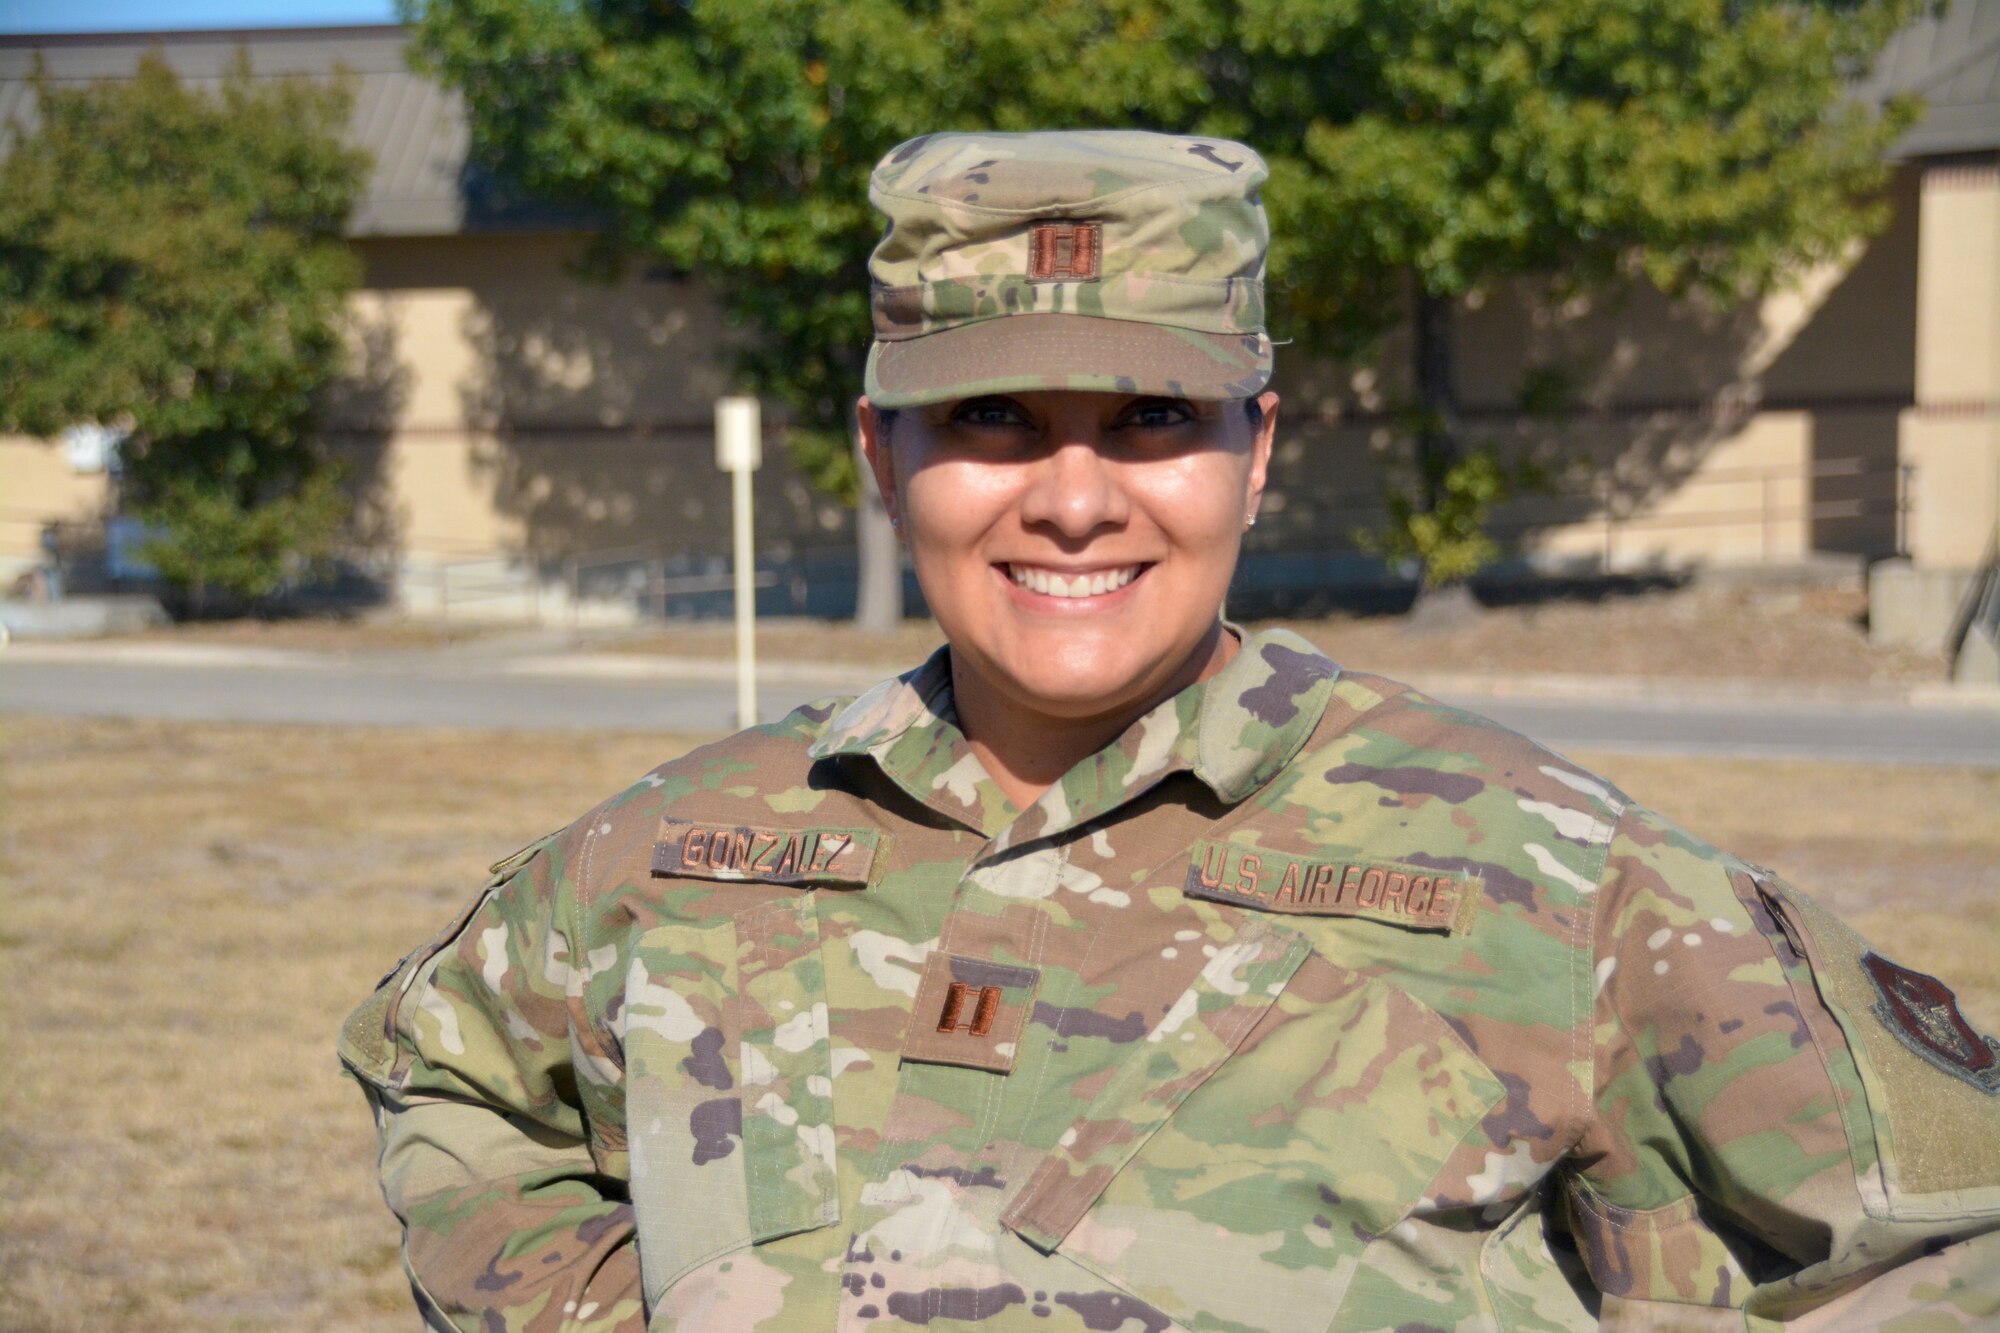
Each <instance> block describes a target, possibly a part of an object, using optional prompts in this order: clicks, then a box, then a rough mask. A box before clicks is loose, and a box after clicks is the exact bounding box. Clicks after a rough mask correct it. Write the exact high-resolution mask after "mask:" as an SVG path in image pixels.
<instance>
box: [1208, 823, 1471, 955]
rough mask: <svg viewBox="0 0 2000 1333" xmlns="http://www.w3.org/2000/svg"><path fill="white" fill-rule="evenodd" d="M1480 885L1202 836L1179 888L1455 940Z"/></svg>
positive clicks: (1389, 865)
mask: <svg viewBox="0 0 2000 1333" xmlns="http://www.w3.org/2000/svg"><path fill="white" fill-rule="evenodd" d="M1483 887H1484V881H1482V880H1481V879H1480V878H1479V877H1478V876H1476V875H1457V874H1450V873H1447V872H1443V871H1439V870H1434V869H1429V868H1426V867H1424V866H1411V865H1399V864H1396V863H1394V862H1390V861H1369V860H1363V859H1360V858H1354V859H1348V858H1335V859H1332V860H1325V861H1319V860H1311V859H1308V858H1306V857H1303V856H1293V855H1291V854H1290V853H1287V852H1276V851H1271V850H1269V849H1266V848H1261V847H1242V846H1238V845H1236V844H1234V843H1227V842H1212V841H1209V840H1207V839H1204V840H1203V841H1201V842H1198V843H1196V844H1195V846H1194V855H1193V857H1192V858H1191V859H1190V860H1189V862H1188V868H1187V879H1186V881H1185V883H1184V884H1183V886H1182V891H1183V892H1184V893H1186V894H1187V895H1188V897H1190V898H1207V899H1209V900H1210V901H1212V902H1219V903H1231V904H1234V905H1235V906H1238V907H1249V908H1254V909H1255V910H1257V911H1260V912H1285V913H1289V914H1292V915H1294V916H1351V917H1360V918H1362V919H1363V920H1367V921H1381V922H1384V923H1385V924H1388V925H1392V926H1401V927H1402V928H1403V929H1405V930H1434V931H1438V932H1440V933H1442V934H1447V935H1456V934H1459V933H1460V932H1462V931H1466V930H1470V929H1471V928H1472V918H1473V915H1474V912H1475V909H1476V907H1477V904H1478V900H1479V894H1480V891H1481V889H1482V888H1483Z"/></svg>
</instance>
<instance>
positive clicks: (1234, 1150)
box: [1007, 954, 1504, 1333]
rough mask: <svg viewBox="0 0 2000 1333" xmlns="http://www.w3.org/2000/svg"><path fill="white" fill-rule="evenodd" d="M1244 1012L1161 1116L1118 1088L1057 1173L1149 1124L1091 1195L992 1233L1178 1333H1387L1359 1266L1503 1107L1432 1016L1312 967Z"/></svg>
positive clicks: (1391, 990)
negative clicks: (1018, 1241) (1104, 1285)
mask: <svg viewBox="0 0 2000 1333" xmlns="http://www.w3.org/2000/svg"><path fill="white" fill-rule="evenodd" d="M1245 999H1248V997H1247V996H1245V997H1239V998H1238V1000H1237V1003H1238V1004H1242V1003H1243V1002H1244V1000H1245ZM1258 999H1259V1000H1261V1001H1263V1003H1258V1004H1253V1005H1251V1006H1250V1010H1251V1011H1250V1012H1249V1014H1248V1017H1249V1018H1250V1019H1251V1020H1252V1021H1251V1022H1249V1023H1247V1024H1246V1025H1245V1026H1246V1029H1247V1030H1246V1031H1244V1032H1242V1033H1240V1034H1238V1037H1237V1039H1236V1040H1235V1041H1234V1042H1232V1043H1229V1045H1228V1049H1226V1050H1223V1051H1221V1052H1220V1053H1219V1054H1220V1058H1219V1059H1217V1060H1215V1061H1214V1062H1213V1063H1212V1065H1211V1066H1210V1067H1209V1068H1207V1069H1206V1070H1205V1072H1203V1073H1202V1074H1201V1076H1200V1077H1199V1078H1198V1079H1195V1080H1191V1081H1190V1082H1191V1086H1188V1087H1186V1088H1184V1089H1182V1090H1180V1093H1179V1099H1178V1100H1177V1101H1176V1102H1175V1103H1174V1105H1173V1106H1172V1107H1171V1108H1169V1109H1168V1111H1167V1113H1166V1114H1165V1115H1160V1114H1159V1113H1158V1111H1157V1110H1149V1107H1148V1103H1149V1102H1152V1101H1155V1100H1157V1099H1158V1097H1159V1095H1160V1091H1161V1087H1162V1085H1161V1084H1160V1083H1159V1082H1158V1081H1157V1080H1154V1079H1152V1078H1150V1077H1148V1078H1140V1079H1134V1080H1116V1081H1114V1082H1113V1083H1112V1084H1110V1085H1109V1086H1107V1087H1106V1089H1105V1091H1104V1093H1103V1095H1102V1096H1101V1097H1100V1098H1099V1099H1098V1100H1097V1102H1095V1103H1094V1104H1093V1105H1092V1106H1091V1107H1090V1108H1089V1110H1088V1111H1087V1112H1086V1113H1085V1115H1084V1116H1083V1117H1082V1118H1081V1119H1080V1120H1079V1121H1078V1125H1079V1127H1080V1128H1079V1130H1078V1132H1077V1133H1076V1134H1075V1135H1074V1136H1071V1137H1072V1138H1073V1140H1074V1141H1075V1142H1076V1144H1077V1146H1076V1147H1072V1148H1066V1149H1061V1150H1059V1151H1058V1153H1057V1154H1056V1157H1057V1159H1058V1160H1060V1159H1062V1158H1063V1157H1064V1156H1065V1154H1067V1155H1069V1156H1072V1157H1073V1156H1074V1155H1075V1154H1076V1152H1077V1151H1078V1149H1079V1148H1082V1147H1084V1145H1085V1144H1086V1143H1087V1140H1086V1139H1085V1135H1087V1134H1088V1133H1089V1132H1090V1131H1089V1129H1088V1127H1090V1126H1097V1125H1117V1124H1120V1123H1125V1124H1132V1125H1142V1126H1143V1125H1150V1128H1149V1129H1148V1131H1147V1132H1146V1133H1145V1134H1144V1136H1143V1138H1142V1139H1141V1140H1140V1141H1138V1142H1136V1143H1134V1144H1132V1145H1131V1147H1130V1150H1129V1151H1127V1152H1125V1153H1124V1155H1123V1157H1122V1159H1121V1160H1120V1161H1119V1163H1118V1165H1117V1167H1116V1170H1115V1172H1104V1171H1099V1172H1097V1173H1096V1175H1095V1178H1094V1180H1093V1185H1094V1187H1093V1188H1092V1189H1091V1190H1090V1191H1089V1192H1088V1193H1083V1192H1080V1191H1077V1190H1075V1189H1074V1188H1072V1189H1071V1190H1069V1191H1068V1192H1067V1193H1058V1192H1055V1191H1053V1190H1045V1191H1042V1192H1039V1193H1038V1192H1037V1190H1036V1185H1035V1182H1032V1181H1031V1182H1030V1185H1029V1187H1028V1189H1027V1190H1026V1191H1024V1194H1023V1198H1022V1199H1021V1200H1019V1201H1017V1202H1016V1203H1015V1204H1014V1205H1013V1206H1012V1207H1011V1208H1010V1210H1009V1214H1008V1218H1007V1220H1008V1222H1009V1223H1010V1225H1014V1226H1015V1229H1016V1230H1017V1231H1018V1232H1019V1233H1020V1234H1021V1235H1022V1236H1023V1237H1024V1238H1025V1239H1028V1240H1029V1241H1030V1242H1031V1243H1034V1244H1036V1245H1037V1246H1038V1248H1048V1246H1049V1245H1050V1243H1054V1245H1055V1248H1056V1252H1057V1253H1059V1254H1062V1255H1064V1256H1066V1257H1068V1258H1069V1259H1071V1260H1073V1261H1074V1262H1076V1263H1077V1264H1079V1265H1080V1266H1082V1267H1083V1268H1086V1269H1088V1270H1089V1271H1090V1272H1092V1273H1094V1274H1096V1275H1097V1276H1098V1277H1100V1278H1102V1279H1104V1280H1105V1281H1107V1282H1110V1283H1112V1284H1114V1285H1116V1286H1117V1287H1119V1288H1120V1289H1122V1290H1124V1291H1125V1292H1127V1293H1129V1294H1130V1295H1132V1296H1134V1297H1136V1298H1137V1299H1138V1300H1141V1301H1144V1302H1145V1303H1146V1304H1147V1305H1149V1306H1151V1307H1153V1308H1154V1309H1155V1310H1157V1311H1159V1312H1160V1313H1161V1314H1162V1315H1164V1316H1166V1317H1167V1318H1170V1319H1172V1320H1173V1321H1175V1323H1177V1324H1180V1325H1183V1326H1185V1327H1189V1328H1221V1327H1232V1328H1233V1327H1244V1326H1254V1327H1256V1328H1259V1329H1263V1330H1267V1331H1268V1333H1305V1331H1306V1330H1312V1331H1314V1333H1317V1331H1319V1330H1324V1329H1326V1328H1328V1327H1330V1326H1339V1325H1338V1323H1337V1321H1336V1319H1335V1316H1336V1314H1337V1313H1338V1312H1340V1311H1341V1310H1342V1307H1343V1303H1344V1302H1346V1303H1350V1304H1351V1303H1353V1302H1355V1301H1358V1302H1359V1303H1360V1304H1361V1305H1363V1306H1365V1307H1366V1309H1359V1310H1356V1311H1355V1312H1354V1313H1355V1315H1356V1317H1357V1318H1358V1319H1359V1320H1360V1321H1361V1322H1362V1323H1365V1324H1367V1325H1368V1326H1373V1325H1374V1324H1375V1323H1376V1322H1380V1321H1383V1320H1386V1322H1387V1323H1390V1324H1395V1323H1398V1322H1401V1320H1400V1319H1399V1318H1391V1317H1388V1316H1389V1315H1391V1314H1392V1313H1393V1312H1392V1311H1390V1310H1389V1309H1387V1308H1386V1307H1382V1306H1381V1300H1380V1299H1379V1298H1380V1297H1382V1296H1383V1295H1384V1293H1374V1292H1372V1291H1363V1290H1359V1289H1357V1290H1355V1291H1353V1292H1351V1293H1350V1286H1351V1285H1352V1284H1353V1282H1354V1278H1355V1276H1356V1274H1357V1272H1358V1270H1359V1268H1360V1257H1361V1252H1362V1251H1363V1250H1364V1249H1366V1248H1367V1246H1368V1245H1369V1244H1371V1243H1373V1241H1374V1240H1375V1239H1376V1238H1377V1237H1378V1236H1380V1235H1382V1234H1383V1233H1385V1232H1387V1231H1389V1230H1391V1229H1392V1228H1394V1227H1395V1226H1396V1225H1397V1224H1398V1223H1400V1222H1402V1221H1403V1220H1404V1219H1405V1218H1406V1217H1408V1216H1409V1214H1410V1213H1411V1211H1412V1210H1413V1209H1414V1208H1416V1207H1417V1205H1418V1204H1419V1203H1420V1201H1422V1200H1423V1198H1424V1197H1425V1195H1426V1193H1427V1191H1428V1190H1429V1189H1430V1187H1431V1185H1432V1183H1433V1182H1434V1181H1435V1180H1436V1179H1437V1177H1438V1175H1439V1173H1440V1172H1441V1171H1442V1170H1443V1168H1444V1166H1445V1163H1446V1162H1447V1160H1448V1159H1449V1158H1450V1157H1451V1155H1452V1152H1453V1150H1454V1149H1455V1148H1456V1147H1457V1146H1458V1144H1459V1143H1460V1141H1461V1140H1463V1139H1464V1138H1465V1136H1466V1135H1467V1133H1468V1132H1470V1131H1471V1130H1472V1129H1474V1128H1475V1127H1476V1126H1477V1125H1478V1123H1479V1121H1480V1118H1481V1117H1482V1116H1484V1115H1485V1114H1486V1113H1487V1112H1488V1111H1489V1110H1491V1109H1492V1107H1494V1106H1495V1105H1497V1104H1498V1102H1499V1101H1500V1099H1501V1097H1502V1096H1503V1094H1504V1089H1503V1088H1502V1086H1501V1084H1500V1083H1499V1081H1498V1080H1497V1079H1496V1078H1494V1077H1493V1075H1492V1073H1491V1072H1490V1071H1489V1070H1487V1069H1486V1067H1485V1066H1484V1065H1483V1064H1482V1063H1480V1061H1479V1060H1478V1058H1477V1057H1476V1056H1474V1055H1473V1053H1472V1052H1471V1050H1470V1049H1469V1048H1467V1047H1466V1045H1465V1044H1464V1042H1463V1041H1462V1040H1461V1039H1460V1038H1459V1037H1458V1035H1457V1034H1456V1033H1454V1032H1453V1031H1452V1030H1451V1028H1450V1027H1449V1025H1447V1024H1446V1023H1445V1022H1444V1021H1443V1020H1442V1019H1441V1018H1439V1017H1438V1015H1437V1014H1435V1013H1434V1012H1432V1011H1431V1010H1430V1009H1428V1008H1427V1007H1425V1006H1424V1005H1422V1004H1421V1003H1419V1002H1418V1001H1416V1000H1415V999H1413V998H1412V997H1410V996H1409V995H1408V994H1406V993H1405V992H1403V991H1401V990H1398V989H1396V988H1395V987H1393V986H1390V985H1387V984H1386V983H1383V982H1380V981H1376V980H1372V979H1370V978H1367V977H1364V976H1362V975H1360V974H1358V973H1355V972H1352V971H1349V970H1347V969H1345V968H1341V967H1337V966H1335V965H1334V964H1332V963H1330V962H1328V961H1327V960H1325V959H1324V958H1322V957H1320V956H1319V955H1317V954H1314V955H1311V956H1309V957H1307V958H1306V959H1305V960H1304V962H1303V963H1302V964H1300V965H1299V966H1298V967H1297V970H1296V971H1295V972H1292V973H1291V974H1290V976H1289V979H1288V980H1286V981H1284V982H1283V985H1282V989H1280V990H1279V991H1278V993H1277V995H1276V997H1275V999H1271V998H1269V997H1264V996H1260V997H1258ZM1167 1086H1169V1087H1171V1086H1172V1085H1171V1084H1169V1085H1167ZM1066 1174H1067V1175H1068V1176H1070V1177H1071V1179H1072V1184H1074V1182H1075V1181H1077V1180H1079V1179H1080V1178H1081V1173H1078V1172H1075V1171H1071V1172H1068V1173H1066ZM1388 1295H1390V1296H1393V1293H1388ZM1392 1303H1393V1302H1392ZM1415 1315H1416V1311H1415V1310H1413V1311H1412V1312H1411V1315H1410V1317H1415Z"/></svg>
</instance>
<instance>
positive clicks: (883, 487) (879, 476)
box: [854, 395, 903, 537]
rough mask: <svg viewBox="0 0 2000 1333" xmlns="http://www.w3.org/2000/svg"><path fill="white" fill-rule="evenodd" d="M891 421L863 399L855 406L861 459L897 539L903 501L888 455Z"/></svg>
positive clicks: (893, 463) (901, 528)
mask: <svg viewBox="0 0 2000 1333" xmlns="http://www.w3.org/2000/svg"><path fill="white" fill-rule="evenodd" d="M893 421H894V414H893V413H884V412H883V411H881V410H880V409H879V408H877V407H876V406H875V404H873V403H871V402H869V401H868V399H867V396H866V395H863V396H862V397H861V398H860V399H859V400H857V401H856V402H855V404H854V424H855V429H856V432H857V433H858V434H859V435H860V437H861V457H862V458H863V459H864V460H866V462H867V464H868V471H869V472H870V473H871V474H873V476H874V478H875V489H876V490H877V491H879V492H881V495H882V507H883V508H885V509H887V510H888V511H889V523H890V525H891V526H892V527H894V528H895V529H896V533H897V535H898V536H899V537H900V536H901V535H902V530H903V515H902V509H901V506H900V501H901V499H902V497H901V496H900V495H898V494H897V493H896V465H895V460H894V459H893V458H892V457H891V456H890V451H889V431H890V428H891V423H892V422H893Z"/></svg>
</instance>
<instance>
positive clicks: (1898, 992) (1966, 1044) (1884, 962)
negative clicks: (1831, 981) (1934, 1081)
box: [1861, 950, 2000, 1096]
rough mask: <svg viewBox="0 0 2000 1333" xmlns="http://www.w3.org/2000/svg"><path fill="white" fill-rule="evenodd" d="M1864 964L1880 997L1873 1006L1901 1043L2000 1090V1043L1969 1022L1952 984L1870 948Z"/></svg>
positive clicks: (1989, 1090) (1957, 1074)
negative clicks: (1894, 960)
mask: <svg viewBox="0 0 2000 1333" xmlns="http://www.w3.org/2000/svg"><path fill="white" fill-rule="evenodd" d="M1861 967H1862V970H1863V971H1865V972H1866V973H1867V974H1868V979H1869V980H1870V981H1871V982H1873V983H1874V984H1875V994H1876V996H1877V997H1878V998H1877V999H1876V1001H1875V1003H1874V1004H1873V1005H1870V1006H1869V1008H1870V1009H1871V1010H1872V1011H1873V1013H1874V1015H1875V1017H1877V1018H1879V1019H1881V1020H1882V1023H1883V1025H1884V1026H1886V1027H1887V1028H1888V1029H1889V1031H1891V1032H1893V1033H1895V1034H1896V1039H1897V1040H1898V1041H1900V1042H1902V1043H1903V1045H1905V1046H1907V1047H1909V1048H1910V1049H1911V1050H1912V1051H1915V1052H1916V1053H1917V1055H1918V1056H1920V1057H1922V1058H1923V1059H1925V1060H1928V1061H1930V1063H1932V1064H1934V1065H1936V1066H1937V1067H1938V1068H1939V1069H1942V1070H1944V1072H1945V1073H1947V1074H1950V1075H1951V1076H1953V1077H1954V1078H1962V1079H1964V1080H1965V1081H1966V1082H1967V1083H1970V1084H1971V1085H1972V1086H1973V1087H1975V1088H1978V1089H1979V1090H1980V1091H1981V1092H1984V1093H1986V1094H1988V1095H1989V1096H1991V1095H1994V1094H2000V1042H1995V1041H1994V1040H1993V1039H1992V1038H1991V1037H1988V1036H1986V1035H1985V1034H1983V1033H1981V1032H1979V1031H1977V1030H1976V1029H1975V1028H1974V1027H1973V1026H1972V1024H1971V1023H1969V1022H1967V1021H1966V1018H1965V1015H1964V1014H1963V1013H1962V1012H1960V1010H1959V1007H1958V997H1957V996H1956V995H1954V994H1952V992H1951V988H1950V987H1949V986H1947V985H1945V984H1944V983H1943V982H1942V981H1939V980H1938V979H1937V978H1936V977H1933V976H1930V975H1928V974H1926V973H1923V972H1917V971H1913V970H1911V969H1910V968H1907V967H1904V966H1903V965H1902V964H1900V963H1892V962H1890V961H1889V960H1888V959H1886V958H1884V957H1883V956H1882V955H1881V954H1878V953H1875V952H1873V951H1872V950H1871V951H1870V952H1868V953H1864V954H1862V955H1861Z"/></svg>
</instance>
